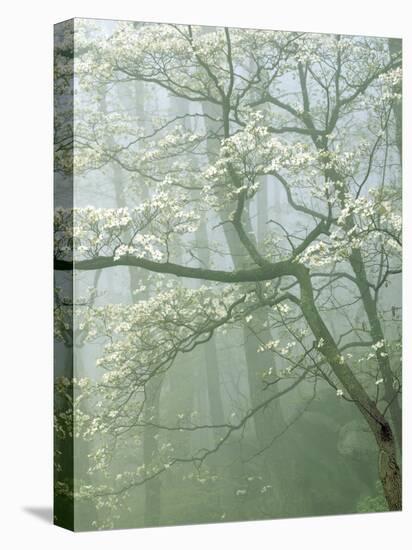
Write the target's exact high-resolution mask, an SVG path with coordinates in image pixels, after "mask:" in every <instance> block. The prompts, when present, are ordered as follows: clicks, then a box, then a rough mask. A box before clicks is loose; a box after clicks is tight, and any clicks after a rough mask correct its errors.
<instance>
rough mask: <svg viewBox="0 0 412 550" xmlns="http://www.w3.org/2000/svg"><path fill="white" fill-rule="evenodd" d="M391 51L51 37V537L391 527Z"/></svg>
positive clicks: (395, 301) (196, 36)
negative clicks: (318, 524) (260, 523)
mask: <svg viewBox="0 0 412 550" xmlns="http://www.w3.org/2000/svg"><path fill="white" fill-rule="evenodd" d="M401 53H402V52H401V41H400V40H398V39H388V38H377V37H364V36H344V35H327V34H312V33H300V32H280V31H264V30H247V29H231V28H218V27H199V26H190V25H174V24H154V23H150V24H149V23H134V22H119V21H100V20H87V19H75V20H74V21H73V20H71V21H68V22H65V23H60V24H58V25H57V26H56V30H55V205H56V208H55V224H54V237H55V251H54V257H55V260H54V267H55V357H56V359H55V512H54V513H55V521H56V523H58V524H60V525H65V526H67V525H71V527H72V528H75V529H76V530H92V529H108V528H125V527H144V526H157V525H175V524H188V523H201V522H223V521H237V520H239V521H240V520H255V519H266V518H285V517H299V516H316V515H326V514H344V513H356V512H373V511H376V512H378V511H385V510H400V509H401V507H402V498H401V466H402V464H401V445H402V441H401V436H402V422H401V391H402V383H401V280H402V279H401V198H402V197H401V192H402V188H401V187H402V186H401V163H402V143H401V136H402V127H401V124H402V113H401Z"/></svg>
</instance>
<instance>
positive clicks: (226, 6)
mask: <svg viewBox="0 0 412 550" xmlns="http://www.w3.org/2000/svg"><path fill="white" fill-rule="evenodd" d="M408 4H410V3H409V2H408V0H403V1H402V0H387V1H385V2H383V1H380V0H362V1H361V0H340V1H336V0H323V1H322V0H300V1H299V0H287V1H285V2H279V1H276V0H269V1H266V2H265V1H264V0H249V2H243V3H242V2H241V0H237V1H232V2H230V0H226V2H225V1H224V0H169V1H168V0H162V1H161V0H146V2H142V1H140V2H139V1H137V0H112V1H110V2H107V1H103V0H100V1H99V0H82V1H81V0H60V1H51V0H47V1H46V0H38V1H26V2H24V1H22V0H9V1H7V2H4V3H3V7H2V8H0V11H1V19H0V20H1V28H0V40H1V48H0V53H1V65H0V70H1V72H0V94H1V98H0V108H1V116H0V132H1V133H0V136H1V140H2V144H1V149H0V151H1V155H0V158H1V159H2V160H1V166H0V208H1V210H0V212H1V213H0V224H1V227H0V241H1V247H0V254H1V256H0V278H1V284H0V315H1V318H0V321H1V325H0V326H1V333H0V335H1V340H0V341H1V348H0V373H1V374H0V391H1V397H0V408H1V411H0V479H1V483H0V506H1V510H0V525H1V527H0V544H1V546H2V547H3V548H5V549H6V550H9V549H14V548H16V549H19V550H20V549H25V548H35V549H37V548H41V549H42V550H48V549H49V548H50V549H51V548H56V549H58V550H64V549H66V548H74V547H76V549H79V550H81V549H83V548H90V547H91V545H93V547H95V548H99V550H100V549H102V550H103V549H106V548H113V549H114V548H119V549H122V550H127V549H129V548H136V549H137V548H138V547H146V548H150V550H157V549H159V548H164V549H167V550H169V549H175V548H176V549H179V550H184V549H186V548H196V549H197V550H202V549H204V548H205V549H206V548H207V549H209V548H213V549H219V550H220V549H222V548H225V549H232V548H239V549H243V548H245V549H246V548H248V549H250V548H252V549H254V548H256V547H259V548H261V547H267V548H274V547H275V546H276V547H277V548H288V549H289V548H290V549H292V550H295V549H297V548H299V547H300V546H301V547H304V548H305V549H312V548H316V549H317V550H322V549H323V548H328V549H331V550H340V549H343V548H345V550H351V549H353V550H359V549H361V548H373V549H374V550H379V549H389V548H392V549H394V550H400V549H404V548H407V547H410V546H409V545H408V544H407V535H409V537H408V538H409V540H410V539H411V533H412V529H411V527H410V522H411V521H412V514H411V498H410V495H411V475H410V471H408V470H407V469H405V470H406V471H405V474H406V475H405V501H404V502H405V511H404V512H402V513H398V514H380V515H358V516H340V517H329V518H318V519H310V518H309V519H299V520H279V521H266V522H254V523H234V524H226V525H210V526H209V525H207V526H191V527H173V528H160V529H145V530H131V531H112V532H100V533H81V534H72V533H70V532H68V531H64V530H62V529H59V528H57V527H53V526H52V525H50V523H48V522H47V521H46V520H45V519H44V518H43V519H42V518H41V517H39V515H40V516H41V515H43V516H47V515H48V512H47V510H48V509H50V507H51V502H52V423H51V418H52V336H51V334H52V322H51V308H52V290H51V289H52V258H51V247H52V238H51V224H52V51H53V40H52V38H53V32H52V30H53V29H52V25H53V23H55V22H58V21H61V20H64V19H69V18H71V17H73V16H77V17H98V18H117V19H134V20H143V21H161V22H175V23H199V24H209V25H230V26H241V27H242V26H243V27H257V28H271V29H280V30H299V31H321V32H339V33H349V34H351V33H353V34H373V35H379V36H401V37H403V38H404V48H405V65H406V73H407V78H406V81H405V92H406V101H405V111H404V122H405V128H404V138H405V141H404V143H405V149H404V150H405V154H406V161H405V178H404V191H405V193H404V210H405V236H408V235H409V234H410V232H411V226H412V223H411V221H410V219H411V218H410V212H411V208H412V202H411V196H412V193H411V191H410V187H411V182H410V176H411V166H410V158H411V155H410V154H409V153H410V151H409V149H410V147H411V141H410V140H409V139H407V138H408V133H409V132H408V130H409V129H410V127H411V126H410V124H409V121H410V120H411V87H410V84H411V43H412V30H411V29H412V27H411V24H410V21H411V20H412V19H411V14H409V13H408ZM411 11H412V10H411ZM405 241H406V253H405V268H406V269H405V278H404V281H405V291H404V294H405V302H404V305H405V320H406V321H405V327H407V329H406V330H404V333H405V367H406V368H405V371H406V372H405V382H406V384H405V388H406V391H405V398H404V403H405V409H406V415H405V417H406V418H405V433H406V435H408V434H409V432H410V426H411V424H410V411H411V406H410V403H408V401H409V399H408V394H409V388H410V382H411V376H410V375H409V373H408V370H409V365H410V361H411V338H410V334H409V333H410V331H411V327H412V322H411V318H412V315H411V306H412V304H411V291H410V290H409V289H408V281H409V280H410V278H411V275H412V272H411V246H410V242H409V243H408V239H405ZM408 329H409V330H408ZM408 439H409V441H408ZM406 441H407V445H406V449H405V452H404V464H405V465H408V464H410V461H411V456H412V455H411V452H410V448H411V444H410V438H408V437H407V438H406ZM28 509H34V511H35V512H36V513H33V511H32V512H29V511H28ZM409 544H410V543H409Z"/></svg>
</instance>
